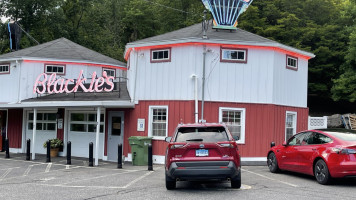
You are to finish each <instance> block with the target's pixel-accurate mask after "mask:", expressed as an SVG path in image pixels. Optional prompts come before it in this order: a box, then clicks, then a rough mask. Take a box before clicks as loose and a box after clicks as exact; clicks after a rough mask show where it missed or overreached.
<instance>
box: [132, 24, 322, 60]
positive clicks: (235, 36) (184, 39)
mask: <svg viewBox="0 0 356 200" xmlns="http://www.w3.org/2000/svg"><path fill="white" fill-rule="evenodd" d="M203 35H204V33H203V29H202V24H201V23H199V24H195V25H192V26H188V27H185V28H182V29H179V30H176V31H172V32H169V33H165V34H162V35H157V36H153V37H149V38H146V39H143V40H138V41H135V42H131V43H128V44H127V45H126V53H127V51H128V50H129V49H130V48H135V47H144V46H152V45H167V44H175V43H189V42H201V43H218V44H239V45H252V46H267V47H278V48H281V49H284V50H287V51H292V52H296V53H299V54H302V55H305V56H307V57H310V58H313V57H315V55H314V54H312V53H309V52H306V51H302V50H299V49H296V48H293V47H290V46H287V45H283V44H281V43H279V42H276V41H273V40H270V39H268V38H264V37H262V36H259V35H256V34H253V33H250V32H248V31H245V30H243V29H240V28H238V29H237V30H236V31H234V30H223V29H213V28H212V27H211V25H209V27H208V30H207V31H206V35H207V37H208V39H203Z"/></svg>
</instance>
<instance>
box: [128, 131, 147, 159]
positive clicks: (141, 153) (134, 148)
mask: <svg viewBox="0 0 356 200" xmlns="http://www.w3.org/2000/svg"><path fill="white" fill-rule="evenodd" d="M151 142H152V137H145V136H131V137H129V144H130V146H131V153H132V165H148V144H151Z"/></svg>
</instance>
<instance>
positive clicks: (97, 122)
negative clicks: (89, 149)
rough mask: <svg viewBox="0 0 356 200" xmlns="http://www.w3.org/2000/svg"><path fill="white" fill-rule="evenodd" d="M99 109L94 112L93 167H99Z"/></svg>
mask: <svg viewBox="0 0 356 200" xmlns="http://www.w3.org/2000/svg"><path fill="white" fill-rule="evenodd" d="M99 133H100V107H98V108H97V111H96V138H95V139H96V140H95V166H98V165H99Z"/></svg>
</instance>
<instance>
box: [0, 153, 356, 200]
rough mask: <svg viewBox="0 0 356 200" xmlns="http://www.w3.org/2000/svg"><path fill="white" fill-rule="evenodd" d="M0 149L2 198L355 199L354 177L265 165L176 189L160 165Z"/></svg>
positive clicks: (0, 194) (181, 184)
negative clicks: (327, 181)
mask: <svg viewBox="0 0 356 200" xmlns="http://www.w3.org/2000/svg"><path fill="white" fill-rule="evenodd" d="M10 156H11V158H10V159H5V158H4V157H5V154H4V153H2V152H1V153H0V199H1V200H2V199H15V200H17V199H29V200H31V199H36V200H38V199H61V200H62V199H134V200H139V199H145V200H146V199H155V200H157V199H194V200H196V199H214V200H216V199H225V198H226V199H277V200H278V199H296V198H298V199H308V200H313V199H343V200H344V199H346V200H347V199H355V191H356V179H340V180H336V181H335V182H334V183H333V184H332V185H328V186H324V185H320V184H318V183H317V182H316V181H315V179H314V177H311V176H306V175H300V174H296V173H290V172H281V173H277V174H272V173H270V172H269V171H268V168H267V167H266V166H243V167H242V187H241V188H240V189H232V188H231V187H230V183H229V182H227V181H224V182H178V183H177V189H176V190H172V191H168V190H166V188H165V181H164V166H163V165H154V166H153V171H149V170H147V169H148V167H147V166H133V165H132V164H131V163H124V165H123V168H122V169H118V168H117V164H116V163H114V162H104V161H99V166H95V167H88V160H87V159H83V158H72V164H71V165H67V164H66V158H65V157H58V158H52V160H51V161H52V162H50V163H46V157H45V156H44V155H38V156H37V155H36V160H34V161H25V155H24V154H10Z"/></svg>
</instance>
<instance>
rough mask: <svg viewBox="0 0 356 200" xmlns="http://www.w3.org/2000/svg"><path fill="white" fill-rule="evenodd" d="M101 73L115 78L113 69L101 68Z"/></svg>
mask: <svg viewBox="0 0 356 200" xmlns="http://www.w3.org/2000/svg"><path fill="white" fill-rule="evenodd" d="M103 72H106V74H107V75H108V76H113V77H116V70H115V69H106V68H103Z"/></svg>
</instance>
